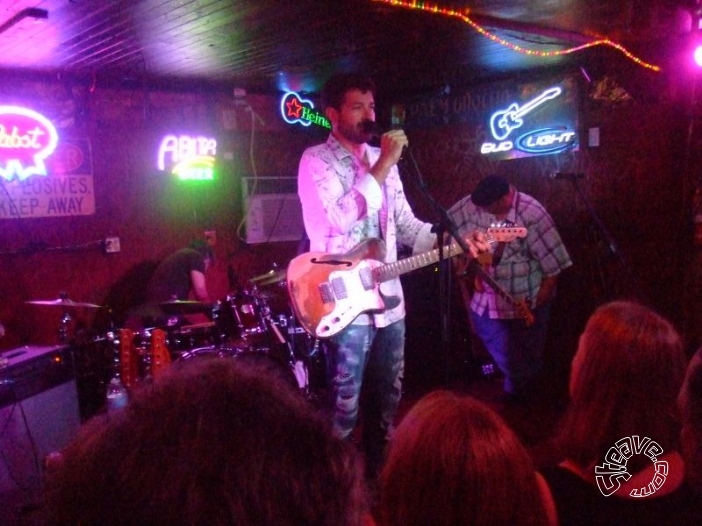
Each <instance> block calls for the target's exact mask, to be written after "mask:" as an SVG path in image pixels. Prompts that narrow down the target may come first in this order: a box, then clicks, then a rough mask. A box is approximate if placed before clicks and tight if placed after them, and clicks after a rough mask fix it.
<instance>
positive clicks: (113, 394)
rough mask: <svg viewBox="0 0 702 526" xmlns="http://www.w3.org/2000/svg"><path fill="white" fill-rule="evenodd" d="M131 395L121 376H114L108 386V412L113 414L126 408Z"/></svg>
mask: <svg viewBox="0 0 702 526" xmlns="http://www.w3.org/2000/svg"><path fill="white" fill-rule="evenodd" d="M127 402H129V393H128V392H127V388H126V387H124V384H123V383H122V380H120V379H119V376H113V377H112V380H110V383H109V384H107V412H108V413H112V412H114V411H118V410H120V409H122V408H124V407H126V405H127Z"/></svg>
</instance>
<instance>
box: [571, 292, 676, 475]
mask: <svg viewBox="0 0 702 526" xmlns="http://www.w3.org/2000/svg"><path fill="white" fill-rule="evenodd" d="M685 363H686V359H685V353H684V350H683V343H682V340H681V338H680V335H679V334H678V332H677V331H676V330H675V328H674V327H673V326H672V325H671V324H670V322H668V321H667V320H666V319H665V318H663V317H662V316H660V315H659V314H657V313H655V312H654V311H653V310H651V309H649V308H648V307H645V306H643V305H640V304H638V303H635V302H631V301H614V302H610V303H607V304H605V305H602V306H601V307H599V308H598V309H597V310H596V311H595V312H594V313H593V314H592V316H591V317H590V319H589V320H588V322H587V324H586V326H585V330H584V331H583V333H582V334H581V336H580V341H579V344H578V350H577V352H576V354H575V357H574V358H573V362H572V370H571V377H570V395H571V401H570V405H569V409H568V412H567V414H566V417H565V420H564V425H563V429H562V441H563V447H564V453H565V455H566V457H568V458H569V459H571V460H573V461H575V463H576V464H577V465H579V466H580V467H581V468H589V467H591V466H593V465H595V464H597V463H599V462H602V461H603V459H604V456H605V454H606V453H607V450H608V449H609V448H611V447H613V446H614V444H615V443H616V442H617V441H618V440H620V439H622V438H626V437H630V436H634V435H638V436H641V437H648V438H650V439H651V440H654V441H656V442H657V443H658V444H660V446H661V447H662V448H663V450H664V451H666V452H670V451H672V450H675V449H677V447H678V442H679V440H678V438H679V419H678V414H677V410H676V407H675V406H676V397H677V394H678V392H679V390H680V386H681V385H682V381H683V376H684V374H685ZM637 462H640V463H641V466H637ZM649 462H650V461H649V460H647V459H646V458H644V456H643V455H635V456H634V457H632V458H631V460H630V462H629V464H628V466H629V467H631V468H632V469H637V467H642V466H643V465H644V464H646V463H649Z"/></svg>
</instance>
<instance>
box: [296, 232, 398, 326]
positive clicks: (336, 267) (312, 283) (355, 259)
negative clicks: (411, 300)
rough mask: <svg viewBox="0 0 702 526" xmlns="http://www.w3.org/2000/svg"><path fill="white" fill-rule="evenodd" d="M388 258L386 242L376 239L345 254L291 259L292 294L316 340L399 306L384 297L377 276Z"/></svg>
mask: <svg viewBox="0 0 702 526" xmlns="http://www.w3.org/2000/svg"><path fill="white" fill-rule="evenodd" d="M385 255H386V249H385V243H383V241H382V240H380V239H375V238H372V239H366V240H365V241H363V242H361V243H359V244H358V245H356V246H355V247H354V248H353V249H352V250H351V251H349V252H347V253H346V254H327V253H324V252H308V253H306V254H301V255H299V256H297V257H296V258H295V259H293V260H292V261H291V262H290V265H288V269H287V285H288V293H289V295H290V299H291V301H292V305H293V308H294V310H295V315H296V316H297V319H298V321H299V322H300V324H301V325H302V327H303V328H304V329H305V330H306V331H307V332H308V333H310V334H312V335H314V336H316V337H317V338H330V337H331V336H334V335H335V334H337V333H339V332H340V331H341V330H343V329H344V328H345V327H346V326H347V325H349V324H350V323H351V322H352V321H353V320H354V319H356V318H357V317H358V316H359V315H360V314H362V313H364V312H370V311H382V310H384V309H386V308H392V307H393V306H396V305H397V304H398V303H399V299H398V298H392V297H390V298H389V297H384V296H383V295H382V294H381V293H380V283H378V282H376V280H375V278H374V276H373V270H374V269H375V268H377V267H381V266H383V265H384V263H383V260H384V259H385ZM393 304H394V305H393Z"/></svg>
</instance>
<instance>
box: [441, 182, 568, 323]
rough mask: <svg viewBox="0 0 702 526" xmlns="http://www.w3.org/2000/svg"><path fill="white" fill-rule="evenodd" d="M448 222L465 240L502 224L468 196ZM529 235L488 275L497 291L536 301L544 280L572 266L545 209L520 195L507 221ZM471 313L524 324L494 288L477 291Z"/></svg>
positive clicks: (510, 246) (506, 250) (507, 247)
mask: <svg viewBox="0 0 702 526" xmlns="http://www.w3.org/2000/svg"><path fill="white" fill-rule="evenodd" d="M449 216H450V217H451V219H452V220H453V221H454V222H455V223H456V226H457V227H458V230H459V232H460V233H461V234H462V235H464V234H467V233H470V232H472V231H473V230H475V229H476V228H477V229H479V230H482V231H485V230H486V229H487V228H489V227H490V226H493V225H494V224H495V223H497V219H496V218H495V216H493V215H492V214H490V213H489V212H486V211H485V210H483V209H481V208H480V207H477V206H475V205H474V204H473V203H472V201H471V200H470V196H466V197H464V198H463V199H461V200H460V201H458V202H457V203H456V204H454V205H453V206H452V207H451V209H450V210H449ZM505 219H506V220H507V221H511V222H513V223H514V224H515V225H516V226H523V227H526V229H527V236H526V237H525V238H517V239H515V240H513V241H511V242H509V243H507V244H506V245H505V248H504V252H503V254H502V259H501V260H500V262H499V263H498V264H497V266H489V267H488V268H486V269H485V270H486V271H487V273H488V274H489V275H490V276H491V277H492V278H493V279H494V280H495V281H496V282H497V284H498V285H500V287H501V288H502V290H504V291H505V292H507V293H508V294H509V295H510V296H512V297H513V298H515V299H527V303H528V304H529V305H530V306H531V305H532V304H533V302H534V301H535V300H536V295H537V294H538V292H539V287H540V286H541V281H542V279H543V278H544V276H556V275H558V274H560V272H561V271H562V270H563V269H566V268H568V267H569V266H571V265H572V264H573V262H572V261H571V259H570V256H569V255H568V251H567V250H566V248H565V245H564V244H563V241H562V240H561V237H560V235H559V234H558V231H557V230H556V225H555V224H554V222H553V219H551V216H550V215H549V214H548V212H547V211H546V209H545V208H544V207H543V205H542V204H541V203H539V202H538V201H537V200H536V199H534V198H533V197H531V196H529V195H527V194H524V193H522V192H515V193H514V198H513V200H512V206H511V208H510V210H509V212H508V214H507V217H506V218H505ZM470 308H471V309H472V310H473V311H474V312H475V313H476V314H478V315H481V316H482V315H483V313H484V312H485V310H487V311H488V315H489V316H490V318H519V317H520V314H519V312H517V311H516V310H515V308H514V306H513V305H511V304H510V303H509V302H508V301H506V300H504V299H503V298H501V297H500V296H498V295H497V294H496V293H495V291H494V290H492V288H490V286H489V285H485V286H484V287H482V288H480V290H476V291H475V293H474V294H473V297H472V298H471V304H470Z"/></svg>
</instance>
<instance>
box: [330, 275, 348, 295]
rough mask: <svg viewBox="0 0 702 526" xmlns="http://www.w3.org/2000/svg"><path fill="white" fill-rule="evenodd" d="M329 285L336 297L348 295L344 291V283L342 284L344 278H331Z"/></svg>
mask: <svg viewBox="0 0 702 526" xmlns="http://www.w3.org/2000/svg"><path fill="white" fill-rule="evenodd" d="M331 286H332V290H333V291H334V297H335V298H336V299H338V300H339V299H345V298H346V297H347V296H348V293H347V292H346V285H345V284H344V278H333V279H332V280H331Z"/></svg>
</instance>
